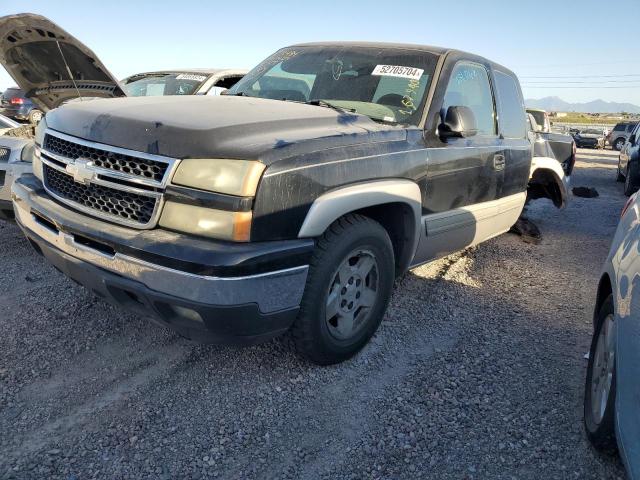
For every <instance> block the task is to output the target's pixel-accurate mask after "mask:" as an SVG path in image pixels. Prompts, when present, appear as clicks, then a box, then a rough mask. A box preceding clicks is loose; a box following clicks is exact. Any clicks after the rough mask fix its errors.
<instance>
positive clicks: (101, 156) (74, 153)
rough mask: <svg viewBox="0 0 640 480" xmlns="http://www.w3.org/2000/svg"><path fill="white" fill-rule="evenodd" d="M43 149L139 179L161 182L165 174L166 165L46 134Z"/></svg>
mask: <svg viewBox="0 0 640 480" xmlns="http://www.w3.org/2000/svg"><path fill="white" fill-rule="evenodd" d="M43 148H44V149H45V150H47V151H49V152H52V153H55V154H57V155H60V156H62V157H66V158H69V159H74V160H75V159H76V158H86V159H87V160H91V161H92V162H93V164H94V165H95V166H96V167H100V168H106V169H108V170H114V171H117V172H122V173H126V174H129V175H132V176H134V177H140V178H145V179H150V180H156V181H158V182H162V180H163V178H164V175H165V173H166V172H167V168H168V164H167V163H164V162H156V161H154V160H148V159H145V158H137V157H134V156H131V155H125V154H122V153H115V152H110V151H107V150H101V149H99V148H95V147H89V146H87V145H82V144H80V143H74V142H71V141H69V140H64V139H62V138H58V137H55V136H53V135H50V134H46V135H45V137H44V144H43Z"/></svg>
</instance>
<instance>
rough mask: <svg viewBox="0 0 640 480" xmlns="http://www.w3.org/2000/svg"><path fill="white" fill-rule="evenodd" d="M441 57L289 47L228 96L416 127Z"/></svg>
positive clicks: (408, 52) (359, 49)
mask: <svg viewBox="0 0 640 480" xmlns="http://www.w3.org/2000/svg"><path fill="white" fill-rule="evenodd" d="M437 58H438V57H437V55H434V54H432V53H428V52H424V51H418V50H408V49H401V48H390V47H385V48H377V47H326V46H324V47H323V46H317V47H316V46H313V47H311V46H310V47H291V48H285V49H282V50H279V51H278V52H276V53H275V54H274V55H272V56H270V57H269V58H267V59H266V60H265V61H263V62H262V63H261V64H260V65H258V66H257V67H256V68H254V69H253V70H251V71H250V72H249V73H248V74H247V75H246V76H245V77H244V78H243V79H242V80H240V82H238V83H237V84H236V85H235V86H234V87H233V88H232V89H231V90H230V91H229V94H230V95H234V94H235V95H246V96H251V97H260V98H269V99H273V100H288V101H294V102H323V103H326V104H329V105H333V106H334V107H339V108H343V109H346V110H349V111H353V112H356V113H360V114H363V115H367V116H369V117H371V118H372V119H374V120H378V121H384V122H397V123H408V124H417V123H418V122H419V121H420V117H421V115H422V109H423V107H424V102H425V98H426V92H427V90H428V86H429V83H430V81H431V78H432V76H433V71H434V68H435V64H436V61H437Z"/></svg>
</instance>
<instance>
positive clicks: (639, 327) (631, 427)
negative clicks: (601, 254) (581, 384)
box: [584, 194, 640, 479]
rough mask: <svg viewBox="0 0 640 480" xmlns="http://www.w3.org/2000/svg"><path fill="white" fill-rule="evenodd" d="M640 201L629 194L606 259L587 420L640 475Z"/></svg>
mask: <svg viewBox="0 0 640 480" xmlns="http://www.w3.org/2000/svg"><path fill="white" fill-rule="evenodd" d="M639 379H640V203H639V202H638V195H637V194H634V195H633V196H631V197H630V198H629V201H628V202H627V205H626V206H625V208H624V210H623V214H622V218H621V220H620V223H619V225H618V229H617V231H616V234H615V237H614V239H613V243H612V245H611V250H610V251H609V256H608V257H607V261H606V263H605V266H604V269H603V273H602V277H601V279H600V285H599V287H598V296H597V300H596V308H595V312H594V334H593V339H592V342H591V350H590V352H589V365H588V368H587V379H586V386H585V397H584V424H585V429H586V432H587V436H588V437H589V440H590V441H591V443H592V444H593V445H594V446H595V447H596V448H598V449H600V450H609V451H612V450H614V449H615V448H616V445H617V447H618V450H619V452H620V455H621V457H622V460H623V462H624V464H625V467H626V469H627V473H628V474H629V478H632V479H634V478H635V479H639V478H640V408H639V399H640V381H639Z"/></svg>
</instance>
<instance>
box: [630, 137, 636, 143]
mask: <svg viewBox="0 0 640 480" xmlns="http://www.w3.org/2000/svg"><path fill="white" fill-rule="evenodd" d="M629 143H630V144H631V145H635V144H636V136H635V135H631V136H630V137H629Z"/></svg>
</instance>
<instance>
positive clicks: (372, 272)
mask: <svg viewBox="0 0 640 480" xmlns="http://www.w3.org/2000/svg"><path fill="white" fill-rule="evenodd" d="M378 272H379V270H378V262H377V260H376V257H375V255H374V254H373V253H372V252H371V251H369V250H362V249H356V250H353V251H352V252H351V253H349V254H348V255H347V256H346V257H345V258H344V260H343V261H342V262H341V263H340V265H339V267H338V268H337V270H336V271H335V273H334V274H333V277H332V279H331V283H330V285H329V290H328V292H327V300H326V309H325V322H326V325H327V328H328V330H329V333H330V334H331V335H332V336H333V337H334V338H336V339H338V340H347V339H349V338H352V337H354V336H356V335H357V334H358V333H359V332H360V331H361V330H362V329H363V328H364V327H365V325H366V324H367V320H368V318H369V315H370V312H371V310H372V308H373V306H374V305H375V303H376V300H377V298H378V292H379V273H378Z"/></svg>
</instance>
